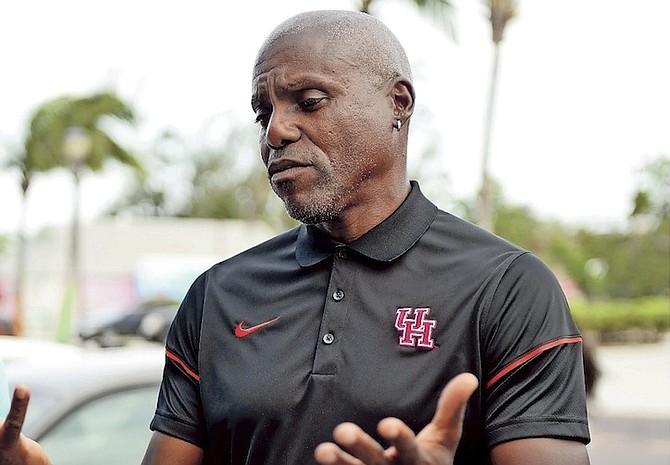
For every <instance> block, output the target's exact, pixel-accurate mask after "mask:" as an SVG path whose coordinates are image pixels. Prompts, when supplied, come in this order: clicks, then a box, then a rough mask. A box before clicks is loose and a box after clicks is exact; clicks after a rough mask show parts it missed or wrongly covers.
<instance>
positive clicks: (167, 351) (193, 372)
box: [165, 349, 200, 382]
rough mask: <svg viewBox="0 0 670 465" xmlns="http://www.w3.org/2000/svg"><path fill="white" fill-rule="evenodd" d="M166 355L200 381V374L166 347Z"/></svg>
mask: <svg viewBox="0 0 670 465" xmlns="http://www.w3.org/2000/svg"><path fill="white" fill-rule="evenodd" d="M165 355H166V356H167V358H169V359H170V360H172V361H173V362H175V363H176V364H177V365H179V366H180V367H182V368H183V370H184V371H185V372H186V373H187V374H188V375H189V376H190V377H191V378H193V379H194V380H196V381H198V382H200V376H199V375H198V373H196V372H195V371H193V370H191V369H190V368H189V367H188V365H186V363H184V362H183V361H182V360H181V359H180V358H179V357H177V356H176V355H175V354H173V353H172V352H170V351H169V350H167V349H165Z"/></svg>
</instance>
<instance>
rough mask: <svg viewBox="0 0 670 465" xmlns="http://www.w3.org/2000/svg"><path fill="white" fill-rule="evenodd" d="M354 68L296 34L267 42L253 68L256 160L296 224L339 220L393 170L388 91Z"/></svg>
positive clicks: (316, 40)
mask: <svg viewBox="0 0 670 465" xmlns="http://www.w3.org/2000/svg"><path fill="white" fill-rule="evenodd" d="M356 65H357V64H356V63H353V62H352V60H351V59H350V57H349V56H347V53H346V51H341V50H333V49H332V47H331V48H329V49H327V47H324V46H323V40H321V39H320V38H319V37H317V36H316V35H314V34H308V33H303V34H301V35H300V36H298V37H293V38H289V39H286V38H284V39H280V40H279V41H277V42H276V43H274V44H273V45H272V46H271V47H269V48H268V49H266V50H264V51H263V53H262V54H261V55H260V56H259V58H258V61H257V62H256V66H255V67H254V78H253V83H252V90H253V96H252V107H253V109H254V111H255V112H256V120H257V121H258V123H259V124H260V135H259V142H260V151H261V157H262V159H263V162H264V163H265V166H266V167H267V170H268V178H269V180H270V184H271V185H272V189H273V190H274V191H275V193H276V194H277V195H278V196H279V197H280V198H281V199H282V200H283V201H284V204H285V205H286V209H287V211H288V213H289V214H290V215H291V216H292V217H294V218H296V219H298V220H300V221H302V222H305V223H321V222H325V221H329V220H333V219H338V218H341V217H342V215H343V213H344V212H345V211H346V210H347V209H348V208H349V207H351V206H354V205H356V204H360V203H363V202H365V201H366V198H369V197H371V196H373V195H375V184H376V183H379V182H381V180H380V179H381V178H383V176H380V174H383V173H384V172H385V171H387V170H389V169H390V168H391V166H392V165H393V161H392V160H390V158H391V157H390V156H389V155H388V154H387V150H386V149H385V148H386V144H387V142H388V140H387V139H386V138H388V137H389V132H390V128H391V124H392V121H393V119H392V100H391V98H390V97H389V96H388V88H387V86H380V83H379V82H378V81H379V79H378V78H377V79H375V82H371V81H372V80H371V79H370V77H369V76H366V75H365V74H364V73H362V72H361V71H359V70H358V69H357V68H356Z"/></svg>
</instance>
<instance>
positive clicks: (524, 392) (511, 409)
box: [482, 253, 589, 447]
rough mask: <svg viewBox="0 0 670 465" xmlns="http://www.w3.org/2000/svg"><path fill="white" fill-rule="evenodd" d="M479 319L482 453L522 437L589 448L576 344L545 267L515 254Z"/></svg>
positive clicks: (575, 334)
mask: <svg viewBox="0 0 670 465" xmlns="http://www.w3.org/2000/svg"><path fill="white" fill-rule="evenodd" d="M482 321H483V325H484V327H483V328H482V335H483V336H482V337H483V357H484V360H483V367H484V371H483V374H484V380H483V381H484V415H485V436H486V440H487V442H488V444H489V447H493V446H494V445H496V444H499V443H502V442H506V441H510V440H514V439H522V438H529V437H552V438H563V439H572V440H578V441H581V442H584V443H588V442H589V431H588V421H587V413H586V392H585V383H584V369H583V360H582V338H581V335H580V334H579V331H578V329H577V326H576V325H575V323H574V321H573V319H572V316H571V314H570V309H569V307H568V303H567V300H566V298H565V295H564V294H563V291H562V289H561V287H560V285H559V283H558V280H557V279H556V277H555V276H554V275H553V273H552V272H551V271H550V270H549V268H548V267H547V266H546V265H545V264H544V263H542V262H541V261H540V260H539V259H538V258H537V257H535V256H533V255H532V254H530V253H524V254H522V255H520V256H518V257H517V258H516V259H515V260H514V261H512V262H511V263H510V265H509V266H508V267H507V268H506V269H505V270H504V272H503V273H501V275H500V279H499V281H498V283H497V284H496V285H495V286H494V289H493V293H492V297H491V299H490V304H489V306H488V309H487V311H486V314H485V318H483V319H482Z"/></svg>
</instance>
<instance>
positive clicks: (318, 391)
mask: <svg viewBox="0 0 670 465" xmlns="http://www.w3.org/2000/svg"><path fill="white" fill-rule="evenodd" d="M252 107H253V109H254V111H255V113H256V119H257V121H258V123H259V125H260V145H261V157H262V159H263V162H264V163H265V166H266V167H267V171H268V176H269V179H270V183H271V185H272V188H273V190H274V191H275V192H276V193H277V195H278V196H279V197H280V198H281V199H282V200H283V201H284V203H285V205H286V209H287V211H288V212H289V214H290V215H291V216H293V217H294V218H296V219H298V220H300V221H301V222H302V223H303V224H302V225H301V226H299V227H297V228H295V229H293V230H291V231H288V232H286V233H284V234H281V235H279V236H277V237H275V238H273V239H271V240H269V241H267V242H265V243H263V244H260V245H259V246H257V247H254V248H252V249H250V250H248V251H245V252H243V253H241V254H239V255H238V256H236V257H232V258H231V259H229V260H226V261H224V262H222V263H220V264H218V265H215V266H214V267H212V268H211V269H210V270H208V271H207V272H205V273H204V274H203V275H202V276H200V277H199V278H198V279H197V280H196V281H195V283H194V284H193V285H192V287H191V289H190V290H189V292H188V294H187V296H186V298H185V299H184V301H183V303H182V305H181V308H180V310H179V312H178V314H177V316H176V318H175V320H174V323H173V325H172V327H171V329H170V334H169V335H168V339H167V343H166V354H167V362H166V366H165V372H164V378H163V384H162V387H161V393H160V396H159V401H158V406H157V409H156V415H155V417H154V419H153V421H152V423H151V427H152V429H153V430H154V435H153V437H152V439H151V442H150V444H149V446H148V449H147V452H146V455H145V458H144V461H143V464H144V465H158V464H160V465H165V464H180V465H196V464H202V463H217V464H236V465H237V464H265V465H270V464H272V465H279V464H281V465H287V464H288V465H291V464H300V465H302V464H309V463H319V464H322V465H349V464H350V465H354V464H367V465H381V464H403V465H409V464H412V465H432V464H451V463H455V464H470V463H477V464H486V463H493V464H496V465H507V464H515V465H524V464H533V465H536V464H539V463H542V464H570V465H582V464H588V455H587V453H586V448H585V445H584V444H585V443H587V442H588V441H589V433H588V424H587V419H586V402H585V393H584V377H583V368H582V364H581V347H580V346H581V338H580V336H579V334H578V331H577V329H576V327H575V325H574V323H573V321H572V319H571V317H570V313H569V310H568V308H567V304H566V302H565V298H564V296H563V294H562V292H561V291H560V287H559V286H558V284H557V282H556V280H555V278H554V277H553V275H552V274H551V273H550V272H549V271H548V269H547V268H546V267H545V266H544V265H543V264H542V263H541V262H540V261H539V260H537V259H536V258H535V257H533V256H532V255H531V254H529V253H527V252H525V251H523V250H520V249H518V248H517V247H515V246H513V245H511V244H509V243H507V242H505V241H503V240H501V239H500V238H497V237H496V236H493V235H492V234H490V233H488V232H486V231H483V230H481V229H479V228H477V227H475V226H473V225H471V224H469V223H467V222H465V221H463V220H460V219H458V218H456V217H454V216H451V215H449V214H448V213H445V212H442V211H440V210H438V208H437V207H435V206H434V205H433V204H432V203H431V202H430V201H429V200H427V199H426V198H425V197H424V196H423V195H422V194H421V191H420V190H419V186H418V184H417V183H415V182H411V183H410V181H409V180H408V179H407V168H406V153H407V140H408V126H409V121H410V117H411V115H412V112H413V109H414V89H413V85H412V81H411V72H410V67H409V64H408V60H407V58H406V56H405V53H404V51H403V49H402V47H401V46H400V44H399V43H398V41H397V39H396V38H395V37H394V36H393V34H392V33H391V32H390V31H389V30H388V29H387V28H386V27H385V26H384V25H383V24H381V23H380V22H379V21H378V20H376V19H374V18H372V17H370V16H367V15H364V14H360V13H355V12H347V11H319V12H310V13H304V14H300V15H297V16H295V17H293V18H290V19H289V20H287V21H285V22H284V23H282V24H281V25H279V26H278V27H277V29H275V31H273V32H272V33H271V35H270V36H269V37H268V38H267V40H266V42H265V43H264V44H263V46H262V47H261V49H260V51H259V53H258V56H257V59H256V64H255V67H254V72H253V81H252ZM445 385H446V387H445ZM440 393H441V394H440ZM461 427H462V428H461Z"/></svg>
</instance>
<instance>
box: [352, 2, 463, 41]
mask: <svg viewBox="0 0 670 465" xmlns="http://www.w3.org/2000/svg"><path fill="white" fill-rule="evenodd" d="M374 1H375V0H359V6H358V11H360V12H362V13H368V14H370V6H371V5H372V4H373V3H374ZM411 3H413V4H414V5H416V6H417V7H418V9H419V11H420V12H421V13H423V14H425V15H426V16H427V17H428V18H429V19H431V20H433V21H436V22H437V23H438V24H439V25H440V26H442V27H444V29H445V31H446V32H447V33H448V34H449V35H450V36H453V28H452V25H451V23H450V19H451V16H452V9H453V5H452V3H451V2H450V1H449V0H413V1H412V2H411ZM452 38H453V37H452Z"/></svg>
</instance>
